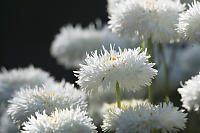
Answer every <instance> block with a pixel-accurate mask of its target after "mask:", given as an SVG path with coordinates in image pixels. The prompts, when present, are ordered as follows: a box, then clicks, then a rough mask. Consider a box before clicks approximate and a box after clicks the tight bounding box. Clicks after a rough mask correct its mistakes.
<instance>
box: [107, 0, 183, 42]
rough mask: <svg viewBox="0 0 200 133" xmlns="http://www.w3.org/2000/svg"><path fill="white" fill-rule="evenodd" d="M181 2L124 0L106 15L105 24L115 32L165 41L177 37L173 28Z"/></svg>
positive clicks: (176, 38) (176, 21)
mask: <svg viewBox="0 0 200 133" xmlns="http://www.w3.org/2000/svg"><path fill="white" fill-rule="evenodd" d="M184 9H185V5H183V4H181V3H180V1H179V0H174V1H173V0H125V1H123V2H120V3H119V4H117V5H116V8H115V11H113V12H112V13H111V15H110V21H109V22H108V23H109V28H111V29H112V31H113V32H114V33H117V34H118V35H129V36H130V37H132V38H133V37H135V36H137V35H139V36H140V37H141V39H144V40H147V39H149V38H151V39H152V41H153V42H160V43H169V42H173V41H177V40H178V39H179V35H178V33H177V32H176V31H175V30H174V29H175V27H176V26H175V24H177V23H178V14H179V12H181V11H183V10H184Z"/></svg>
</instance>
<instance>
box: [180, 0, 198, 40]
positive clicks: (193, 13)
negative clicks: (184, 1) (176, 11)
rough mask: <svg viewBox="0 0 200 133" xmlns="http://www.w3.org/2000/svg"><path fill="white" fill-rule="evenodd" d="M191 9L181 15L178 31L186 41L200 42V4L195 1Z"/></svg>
mask: <svg viewBox="0 0 200 133" xmlns="http://www.w3.org/2000/svg"><path fill="white" fill-rule="evenodd" d="M188 6H189V9H188V10H187V11H185V12H183V13H181V14H180V15H179V23H178V24H177V31H178V32H179V33H180V34H181V35H183V36H184V38H186V39H190V40H194V41H198V42H200V2H198V1H196V0H194V2H193V3H192V4H188Z"/></svg>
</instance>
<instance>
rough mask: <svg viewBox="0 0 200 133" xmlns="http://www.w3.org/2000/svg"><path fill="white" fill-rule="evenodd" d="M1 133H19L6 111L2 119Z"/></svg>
mask: <svg viewBox="0 0 200 133" xmlns="http://www.w3.org/2000/svg"><path fill="white" fill-rule="evenodd" d="M0 133H19V130H18V129H17V127H16V125H15V124H14V123H13V122H12V120H11V119H10V117H9V116H8V113H7V112H6V111H4V112H3V114H2V115H1V118H0Z"/></svg>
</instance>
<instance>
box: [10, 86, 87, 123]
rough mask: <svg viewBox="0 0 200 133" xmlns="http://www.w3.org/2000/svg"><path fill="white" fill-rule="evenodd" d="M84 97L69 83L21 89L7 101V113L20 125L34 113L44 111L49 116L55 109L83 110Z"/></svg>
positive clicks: (84, 106)
mask: <svg viewBox="0 0 200 133" xmlns="http://www.w3.org/2000/svg"><path fill="white" fill-rule="evenodd" d="M85 100H86V95H85V93H84V92H83V91H80V90H77V89H76V88H74V85H72V84H70V83H65V84H63V83H61V84H55V85H47V86H43V87H35V88H34V89H32V88H29V89H27V88H25V89H21V90H20V91H18V92H16V93H15V95H14V98H13V99H12V100H9V103H10V105H9V107H8V113H9V115H11V118H12V119H13V121H14V122H15V123H17V124H18V125H21V123H22V122H24V121H26V120H27V118H28V117H30V116H31V115H33V114H34V113H35V112H40V113H41V112H43V110H45V111H46V113H47V114H50V113H51V112H52V111H54V110H55V108H58V109H64V108H69V107H71V106H72V107H73V108H76V107H77V106H80V107H81V109H85V108H86V106H87V104H86V102H85Z"/></svg>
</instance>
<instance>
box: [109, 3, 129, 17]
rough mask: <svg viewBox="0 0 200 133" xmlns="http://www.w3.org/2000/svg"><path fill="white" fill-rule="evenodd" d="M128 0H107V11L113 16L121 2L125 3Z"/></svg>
mask: <svg viewBox="0 0 200 133" xmlns="http://www.w3.org/2000/svg"><path fill="white" fill-rule="evenodd" d="M124 1H126V0H107V11H108V14H112V12H114V11H116V6H117V5H118V4H119V3H120V2H124Z"/></svg>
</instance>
